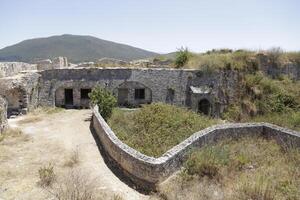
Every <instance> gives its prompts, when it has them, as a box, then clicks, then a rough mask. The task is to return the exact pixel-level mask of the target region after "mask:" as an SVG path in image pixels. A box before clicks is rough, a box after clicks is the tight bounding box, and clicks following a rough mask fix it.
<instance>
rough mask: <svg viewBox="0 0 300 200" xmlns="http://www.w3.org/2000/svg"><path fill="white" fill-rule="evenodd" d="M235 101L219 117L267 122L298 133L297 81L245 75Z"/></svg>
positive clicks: (299, 98) (299, 102) (299, 87)
mask: <svg viewBox="0 0 300 200" xmlns="http://www.w3.org/2000/svg"><path fill="white" fill-rule="evenodd" d="M241 85H242V87H241V88H242V91H241V94H240V97H237V99H238V100H237V102H236V103H235V104H232V105H231V106H230V107H229V108H228V110H227V111H226V112H225V113H224V114H223V117H224V118H225V119H227V120H230V121H241V122H246V121H257V122H270V123H274V124H278V125H280V126H286V127H289V128H292V129H296V130H300V82H299V81H295V80H291V79H289V78H287V77H284V76H282V77H279V78H278V79H271V78H268V77H267V76H265V75H263V73H261V72H255V73H252V74H246V75H245V78H244V81H243V82H242V83H241Z"/></svg>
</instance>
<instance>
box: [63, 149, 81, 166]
mask: <svg viewBox="0 0 300 200" xmlns="http://www.w3.org/2000/svg"><path fill="white" fill-rule="evenodd" d="M79 162H80V160H79V151H78V149H75V150H73V151H72V152H71V154H70V156H69V157H68V158H67V159H66V162H65V164H64V166H66V167H74V166H76V165H78V164H79Z"/></svg>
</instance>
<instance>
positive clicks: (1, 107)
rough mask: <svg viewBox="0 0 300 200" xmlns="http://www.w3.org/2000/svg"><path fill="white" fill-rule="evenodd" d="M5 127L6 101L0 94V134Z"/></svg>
mask: <svg viewBox="0 0 300 200" xmlns="http://www.w3.org/2000/svg"><path fill="white" fill-rule="evenodd" d="M6 128H7V103H6V101H5V99H4V98H2V97H1V96H0V134H1V133H2V132H3V131H4V130H5V129H6Z"/></svg>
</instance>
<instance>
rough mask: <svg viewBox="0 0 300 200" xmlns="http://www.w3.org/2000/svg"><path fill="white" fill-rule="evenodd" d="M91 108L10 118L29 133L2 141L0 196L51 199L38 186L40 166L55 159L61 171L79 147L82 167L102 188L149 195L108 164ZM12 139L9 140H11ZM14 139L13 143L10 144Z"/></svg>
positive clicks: (137, 196)
mask: <svg viewBox="0 0 300 200" xmlns="http://www.w3.org/2000/svg"><path fill="white" fill-rule="evenodd" d="M90 117H91V111H90V110H63V111H60V112H58V113H54V114H48V115H43V114H42V115H41V116H39V115H37V116H36V115H28V116H23V117H18V118H17V119H11V120H9V125H10V126H11V127H18V128H20V129H21V130H22V131H23V132H24V133H25V135H29V137H25V139H24V138H23V139H22V140H20V141H7V142H6V143H5V142H4V143H2V144H0V152H1V153H0V166H1V168H0V199H1V200H2V199H5V200H6V199H51V197H49V194H48V193H47V192H45V191H44V190H42V188H41V187H40V186H38V184H37V182H38V180H39V177H38V169H39V168H40V167H41V166H44V165H46V164H47V163H53V164H54V167H55V170H56V171H57V172H58V173H63V172H65V171H67V170H69V169H68V168H69V167H66V166H65V163H66V160H67V157H68V155H70V154H71V153H72V152H74V151H78V155H79V160H80V162H79V164H78V168H80V169H81V171H84V172H85V173H88V174H89V176H90V177H93V180H94V182H95V183H97V189H98V191H99V190H101V191H103V192H105V193H106V194H108V196H109V198H107V199H111V198H112V197H113V195H119V196H121V197H123V199H126V200H127V199H128V200H131V199H132V200H133V199H149V197H148V196H145V195H142V194H140V193H138V192H136V191H135V190H133V189H131V188H130V187H128V186H127V185H126V184H124V183H123V182H121V181H120V180H119V179H118V178H117V177H116V176H115V175H114V174H113V173H112V172H111V171H110V169H109V168H108V167H107V166H106V164H105V163H104V161H103V159H102V157H101V155H100V154H99V151H98V148H97V145H96V143H95V141H94V138H93V136H92V134H91V133H90V130H89V125H90V121H89V119H90ZM7 143H8V144H7ZM9 143H11V144H9Z"/></svg>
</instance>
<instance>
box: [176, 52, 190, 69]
mask: <svg viewBox="0 0 300 200" xmlns="http://www.w3.org/2000/svg"><path fill="white" fill-rule="evenodd" d="M189 58H190V52H189V50H188V49H187V48H183V47H181V48H180V49H179V50H178V51H177V52H176V59H175V66H176V68H181V67H183V66H184V65H185V64H186V63H187V62H188V61H189Z"/></svg>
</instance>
